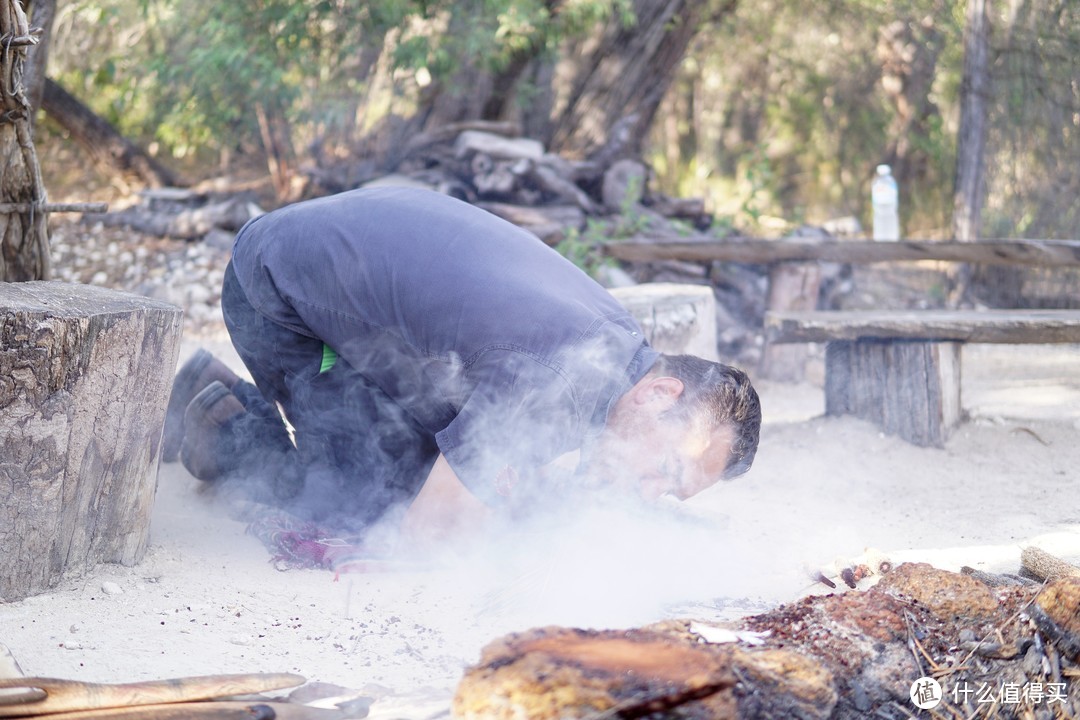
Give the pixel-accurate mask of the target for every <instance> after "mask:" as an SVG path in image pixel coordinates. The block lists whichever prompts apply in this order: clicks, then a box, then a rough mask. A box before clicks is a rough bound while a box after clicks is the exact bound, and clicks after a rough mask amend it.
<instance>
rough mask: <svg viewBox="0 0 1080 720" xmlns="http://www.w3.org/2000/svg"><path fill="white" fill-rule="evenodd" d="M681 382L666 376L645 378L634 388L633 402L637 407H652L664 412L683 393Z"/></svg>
mask: <svg viewBox="0 0 1080 720" xmlns="http://www.w3.org/2000/svg"><path fill="white" fill-rule="evenodd" d="M683 389H684V386H683V382H682V380H680V379H678V378H673V377H670V376H668V375H657V376H654V377H646V378H645V379H644V380H643V381H642V382H641V383H638V385H637V386H635V388H634V390H635V393H634V402H635V403H636V404H638V405H653V406H654V407H655V409H657V410H659V411H664V410H667V409H668V408H670V407H671V406H672V405H674V404H675V401H677V400H678V399H679V398H680V397H681V396H682V393H683Z"/></svg>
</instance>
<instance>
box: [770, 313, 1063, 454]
mask: <svg viewBox="0 0 1080 720" xmlns="http://www.w3.org/2000/svg"><path fill="white" fill-rule="evenodd" d="M765 328H766V337H767V339H768V341H769V342H774V343H799V342H823V343H827V344H826V346H825V412H826V414H827V415H841V414H850V415H855V416H857V417H861V418H864V419H866V420H870V421H871V422H874V423H876V424H877V425H878V426H880V427H881V428H882V429H883V430H884V431H885V432H887V433H889V434H893V435H898V436H900V437H901V438H903V439H905V440H907V441H909V442H912V443H914V444H916V445H923V446H932V447H941V446H942V445H944V443H945V441H946V440H947V439H948V437H949V434H950V432H951V431H952V429H953V428H954V427H955V426H956V424H957V423H959V422H960V420H961V419H962V414H963V412H962V411H963V405H962V404H961V398H960V376H961V373H960V348H961V345H962V344H963V343H1011V344H1015V343H1080V310H984V311H951V310H912V311H885V310H882V311H833V312H825V311H810V312H768V313H766V316H765Z"/></svg>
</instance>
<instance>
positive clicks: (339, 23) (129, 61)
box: [54, 0, 632, 157]
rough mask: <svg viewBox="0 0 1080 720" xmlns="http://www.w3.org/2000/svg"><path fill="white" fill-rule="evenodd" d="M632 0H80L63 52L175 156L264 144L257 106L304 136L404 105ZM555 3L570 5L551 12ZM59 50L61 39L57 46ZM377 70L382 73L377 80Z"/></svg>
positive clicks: (92, 97) (62, 69) (101, 103)
mask: <svg viewBox="0 0 1080 720" xmlns="http://www.w3.org/2000/svg"><path fill="white" fill-rule="evenodd" d="M631 6H632V5H631V3H630V0H577V1H574V2H567V3H566V4H562V5H554V4H551V3H547V2H543V1H541V0H464V1H462V2H450V1H449V0H375V1H374V2H359V1H358V0H308V1H307V2H297V0H251V1H250V2H238V3H206V2H202V1H201V0H81V1H80V2H75V3H71V4H69V5H67V6H65V7H64V8H63V9H62V13H61V14H62V18H61V19H60V21H59V22H58V27H60V28H61V30H62V32H61V34H64V32H66V33H67V35H68V36H69V37H68V38H65V40H66V39H70V38H72V37H74V38H75V39H76V40H77V42H74V43H72V44H71V45H68V46H67V47H69V48H72V49H74V47H75V46H76V45H82V46H83V47H82V49H84V50H86V51H87V52H89V53H90V54H92V55H93V57H94V61H93V62H90V63H88V62H86V53H79V52H77V51H73V52H69V53H65V52H63V50H62V49H61V51H60V52H59V53H57V54H56V55H55V57H54V65H55V66H56V67H57V68H59V72H58V74H59V76H60V79H61V80H62V82H64V83H65V85H67V86H68V87H71V88H73V89H75V90H76V92H77V94H79V95H81V96H83V97H84V98H87V99H88V101H89V104H90V105H91V106H92V107H93V108H94V109H95V110H96V111H97V112H99V113H101V114H103V115H104V116H105V117H106V118H107V119H109V120H110V121H111V122H113V123H114V124H116V125H117V126H118V127H119V128H120V129H121V130H122V131H123V132H124V133H126V134H128V135H130V136H132V137H135V138H137V139H140V140H142V141H143V142H150V141H154V142H158V143H160V144H161V145H163V146H164V148H165V149H166V150H168V151H169V152H171V153H172V154H173V155H176V156H180V157H183V156H187V155H190V154H192V153H195V152H196V151H201V152H204V153H213V152H220V151H222V150H228V149H231V148H252V147H255V146H257V145H258V138H259V132H258V128H257V124H256V117H255V113H254V108H256V107H259V106H261V107H264V108H266V109H268V110H269V111H272V112H273V113H274V114H276V115H277V116H279V117H282V118H284V119H285V120H286V121H288V122H289V123H291V125H292V127H293V129H294V130H293V137H292V138H291V139H292V140H293V141H294V143H297V144H303V143H306V142H309V141H311V140H312V139H314V137H315V136H316V135H317V134H319V133H320V132H325V131H326V130H327V129H328V128H329V129H333V128H338V129H340V130H341V132H342V133H343V134H345V135H348V134H349V132H351V130H352V129H353V126H358V125H362V126H363V127H360V128H359V129H361V130H363V129H364V128H365V127H369V126H370V125H371V124H373V123H374V122H376V121H377V120H378V116H379V115H383V114H386V113H388V112H392V111H394V110H397V111H399V112H406V111H408V110H409V108H410V107H411V106H412V104H413V103H415V102H416V98H417V95H418V93H419V91H420V90H421V89H422V87H423V86H424V85H426V84H427V83H428V82H431V81H439V80H445V79H447V78H450V77H452V76H453V74H454V73H455V72H456V71H457V70H458V69H459V68H461V67H463V66H464V65H466V64H475V65H478V66H481V67H486V68H488V69H492V70H498V69H500V68H502V67H505V66H506V64H507V63H508V62H509V61H510V60H511V59H512V58H513V57H514V55H515V53H520V52H525V51H528V50H529V49H531V48H540V49H542V48H545V47H552V48H553V47H555V46H556V45H557V44H558V43H559V42H561V40H562V39H564V38H566V37H569V36H572V35H574V34H577V33H581V32H584V31H585V30H587V29H590V28H591V27H592V26H593V25H594V24H595V23H596V22H597V21H599V20H601V19H603V18H606V17H608V16H609V15H610V14H611V13H620V14H621V15H623V16H625V15H626V13H627V12H628V8H630V7H631ZM551 7H560V8H561V12H558V13H552V11H551V9H550V8H551ZM57 47H61V48H62V47H63V46H62V45H60V44H59V43H58V45H57ZM376 73H381V75H380V76H379V79H378V80H377V81H376V80H375V75H376Z"/></svg>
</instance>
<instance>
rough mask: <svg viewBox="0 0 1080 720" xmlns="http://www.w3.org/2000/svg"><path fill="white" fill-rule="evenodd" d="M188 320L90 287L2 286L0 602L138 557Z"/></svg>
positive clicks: (158, 305)
mask: <svg viewBox="0 0 1080 720" xmlns="http://www.w3.org/2000/svg"><path fill="white" fill-rule="evenodd" d="M182 316H183V314H182V312H181V310H180V309H179V308H177V307H174V306H172V305H169V304H167V303H163V302H159V301H156V300H150V299H147V298H143V297H139V296H136V295H130V294H127V293H120V292H115V291H112V290H106V289H104V288H98V287H92V286H89V285H72V284H67V283H60V282H27V283H17V284H0V598H2V599H4V600H14V599H17V598H21V597H25V596H27V595H31V594H34V593H37V592H41V591H43V590H46V589H48V588H50V587H52V586H53V585H55V584H56V583H57V582H58V581H59V579H60V577H61V575H62V574H63V573H64V572H65V571H68V570H73V571H80V570H84V569H86V568H89V567H92V566H93V565H96V564H97V563H100V562H118V563H122V564H125V565H131V564H134V563H136V562H138V561H139V560H140V559H141V558H142V556H143V553H144V551H145V549H146V540H147V533H148V528H149V521H150V509H151V505H152V503H153V498H154V488H155V485H156V478H155V473H156V470H157V464H158V459H159V456H160V447H159V446H160V442H161V427H162V422H163V420H164V416H165V404H166V401H167V399H168V395H169V390H170V386H171V383H172V374H173V370H174V368H175V366H176V359H177V353H178V351H179V342H180V334H181V330H182V319H183V317H182Z"/></svg>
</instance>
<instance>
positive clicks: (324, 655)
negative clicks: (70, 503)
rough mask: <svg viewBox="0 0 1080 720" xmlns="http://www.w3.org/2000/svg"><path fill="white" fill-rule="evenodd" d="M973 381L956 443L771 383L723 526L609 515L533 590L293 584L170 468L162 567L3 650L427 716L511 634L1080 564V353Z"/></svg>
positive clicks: (1043, 357)
mask: <svg viewBox="0 0 1080 720" xmlns="http://www.w3.org/2000/svg"><path fill="white" fill-rule="evenodd" d="M212 345H213V349H214V350H216V351H218V352H219V353H223V357H225V358H227V359H228V361H229V362H230V363H233V364H237V362H236V360H235V356H234V355H232V354H231V353H230V352H229V350H230V349H229V348H228V347H227V346H226V345H224V344H222V342H221V340H220V338H219V339H218V340H217V341H215V342H214V343H212ZM194 347H195V345H194V344H193V343H192V342H190V341H189V342H187V343H186V344H185V348H184V352H183V353H182V355H183V356H184V357H186V356H187V355H188V354H190V353H191V352H192V351H193V350H194ZM182 359H183V358H182ZM964 372H965V385H964V405H965V407H966V408H967V409H968V411H969V412H970V413H971V414H972V417H973V419H972V420H971V421H969V422H967V423H965V424H964V425H962V426H961V427H960V428H959V430H958V431H957V433H956V434H955V436H954V437H953V438H952V440H951V441H950V442H949V443H948V445H947V447H945V448H944V449H926V448H917V447H913V446H911V445H908V444H906V443H904V442H902V441H900V440H897V439H895V438H890V437H885V436H883V435H881V434H880V433H879V432H878V431H877V430H876V429H875V428H874V427H872V426H871V425H869V424H868V423H864V422H862V421H858V420H855V419H852V418H823V417H820V414H821V412H822V409H823V398H822V393H821V390H820V388H817V387H813V386H811V385H777V384H770V383H762V384H760V390H761V394H762V398H763V405H764V409H765V418H766V426H765V427H764V429H763V432H762V442H761V449H760V452H759V455H758V461H757V463H756V465H755V467H754V469H753V470H752V471H751V472H750V473H749V474H748V475H747V476H745V477H744V478H741V479H739V480H736V481H734V482H731V483H726V484H723V485H721V486H718V487H715V488H713V489H711V490H709V491H707V492H705V493H703V494H702V495H701V496H699V497H697V498H694V499H693V500H692V501H690V502H689V503H686V504H685V506H686V507H685V508H684V509H685V510H686V511H687V512H689V513H690V514H692V515H693V516H694V517H695V518H697V519H698V520H699V521H703V522H699V523H698V524H695V525H694V526H693V527H692V528H691V529H690V530H686V531H684V530H682V529H676V528H672V529H670V532H669V531H665V530H660V531H659V532H660V533H661V534H663V539H662V540H660V541H656V538H651V539H650V540H649V541H648V542H643V541H641V538H640V537H637V538H635V534H637V533H635V532H634V531H630V532H629V533H625V534H624V533H622V532H621V531H620V529H619V527H618V521H617V520H613V519H611V518H604V519H599V520H594V521H593V523H594V524H593V526H592V527H593V529H595V530H597V531H598V532H597V536H596V538H594V539H582V538H581V537H578V536H576V535H574V534H573V533H572V532H568V533H567V534H566V535H565V536H563V537H564V538H565V542H563V543H558V542H557V543H555V545H554V546H553V545H550V544H549V545H548V546H547V549H546V550H545V551H544V553H543V554H541V555H538V556H536V558H537V559H536V561H535V564H534V565H526V569H533V570H536V572H533V573H532V574H531V575H528V576H527V577H522V575H521V572H523V569H522V568H521V567H518V568H517V569H516V570H511V571H507V570H506V569H505V568H498V567H496V568H494V569H491V568H483V569H482V570H483V571H482V572H481V571H477V572H474V571H473V570H472V569H470V568H463V567H458V568H455V569H451V570H444V571H438V572H436V571H430V572H413V573H400V574H399V573H395V574H379V575H358V574H353V575H342V576H341V577H340V578H335V577H334V575H333V574H331V573H329V572H322V571H310V570H305V571H297V570H292V571H287V572H281V571H278V570H276V569H275V568H274V567H273V566H272V565H271V563H270V562H269V556H268V554H267V552H266V551H265V549H264V548H263V547H262V546H261V544H260V543H259V542H258V541H257V540H255V539H254V538H253V537H251V536H248V535H245V533H244V526H243V525H242V524H241V523H238V522H235V521H233V520H230V519H229V518H228V517H227V516H226V514H225V512H224V511H223V510H222V509H221V508H219V507H215V506H214V503H213V502H212V500H211V499H210V498H208V497H207V496H206V495H205V494H202V493H199V492H197V486H198V484H199V483H198V482H197V481H195V480H194V479H193V478H191V477H190V476H189V475H187V473H186V472H184V471H183V469H182V468H180V467H179V466H178V465H166V466H162V468H161V471H160V475H159V487H158V498H157V503H156V507H155V511H154V516H153V522H152V526H151V546H150V549H149V551H148V553H147V555H146V558H145V559H144V561H143V562H142V563H140V564H139V565H138V566H136V567H130V568H128V567H120V566H114V565H107V566H102V567H100V568H98V569H97V570H96V571H94V572H92V573H89V574H86V575H84V576H80V577H70V578H67V579H65V580H64V581H63V582H62V583H61V584H60V586H59V587H58V588H56V589H55V590H54V591H52V592H49V593H46V594H43V595H40V596H37V597H32V598H29V599H26V600H23V601H20V602H14V603H8V604H0V643H4V644H6V645H7V646H8V647H9V648H10V650H11V652H12V653H13V655H14V656H15V657H16V659H17V660H18V661H19V662H20V663H21V665H22V668H23V670H24V671H25V672H26V673H27V674H31V675H42V676H51V677H62V678H74V679H81V680H92V681H115V682H120V681H131V680H141V679H153V678H165V677H174V676H181V675H196V674H208V673H221V672H256V671H281V672H297V673H300V674H301V675H303V676H305V677H306V678H308V679H309V680H317V681H324V682H330V683H336V684H339V685H344V686H346V687H349V688H354V689H357V690H364V691H365V692H367V693H368V694H370V695H372V696H374V697H377V698H379V700H378V702H376V704H375V706H374V707H373V715H374V716H394V717H418V718H422V717H430V716H431V715H432V714H435V713H437V712H439V711H441V710H445V708H446V707H447V704H448V701H449V698H450V695H451V693H452V691H453V688H454V686H455V684H456V682H457V680H458V678H459V677H460V675H461V671H462V668H463V666H464V665H465V664H467V663H470V662H474V661H475V660H476V659H477V658H478V653H479V649H480V648H481V647H482V646H483V645H484V644H485V643H486V642H488V641H490V640H492V639H494V638H495V637H497V636H498V635H500V634H502V633H504V632H508V631H513V630H524V629H527V628H529V627H532V626H535V625H541V624H548V623H564V624H580V625H589V626H594V627H599V626H605V625H606V626H614V627H624V626H627V625H630V624H640V623H644V622H648V621H649V620H652V619H659V618H660V617H663V616H664V615H671V614H675V615H680V614H685V613H692V614H695V615H698V616H712V617H731V616H732V615H736V616H737V615H739V614H743V613H750V612H754V611H757V610H760V609H762V608H764V607H767V606H768V604H769V603H775V602H779V601H784V600H790V599H794V598H796V597H798V596H799V595H801V594H803V593H805V592H807V591H809V590H813V589H814V588H812V587H811V584H810V582H809V580H808V579H807V575H806V574H805V571H804V569H805V568H804V566H812V565H823V564H826V563H829V562H830V561H832V560H833V559H834V558H836V557H854V556H857V555H859V554H861V553H862V552H863V550H864V548H865V547H875V548H879V549H880V550H882V551H884V552H885V553H886V554H887V555H889V556H891V557H892V559H893V560H897V561H899V560H908V559H911V560H926V561H930V562H933V563H934V564H936V565H938V566H939V567H944V568H948V569H958V568H959V567H960V566H962V565H971V566H974V567H977V568H981V569H988V570H994V571H1009V572H1012V571H1015V570H1016V569H1017V568H1018V567H1019V556H1020V549H1021V547H1023V546H1024V545H1026V544H1038V545H1040V546H1041V547H1043V548H1044V549H1046V550H1048V551H1050V552H1054V553H1058V554H1060V555H1062V556H1065V557H1067V558H1069V559H1071V560H1073V561H1078V560H1080V504H1078V503H1077V492H1076V486H1077V483H1078V482H1080V442H1078V440H1080V435H1078V431H1077V428H1078V427H1080V348H1077V347H1072V346H1069V347H1031V346H1024V347H1019V348H1009V347H1004V348H1003V347H991V346H972V347H969V348H967V349H966V350H965V357H964ZM703 526H704V527H707V528H714V530H713V529H710V530H702V529H701V527H703ZM500 573H502V575H501V576H500ZM684 581H685V582H684ZM106 583H115V585H116V586H118V587H119V589H120V590H121V591H122V592H120V593H114V594H109V593H107V592H105V591H104V590H103V587H104V586H105V584H106ZM110 589H111V590H114V591H115V589H116V588H115V587H111V586H110ZM817 589H818V590H823V588H821V587H820V586H819V587H818V588H817Z"/></svg>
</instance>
